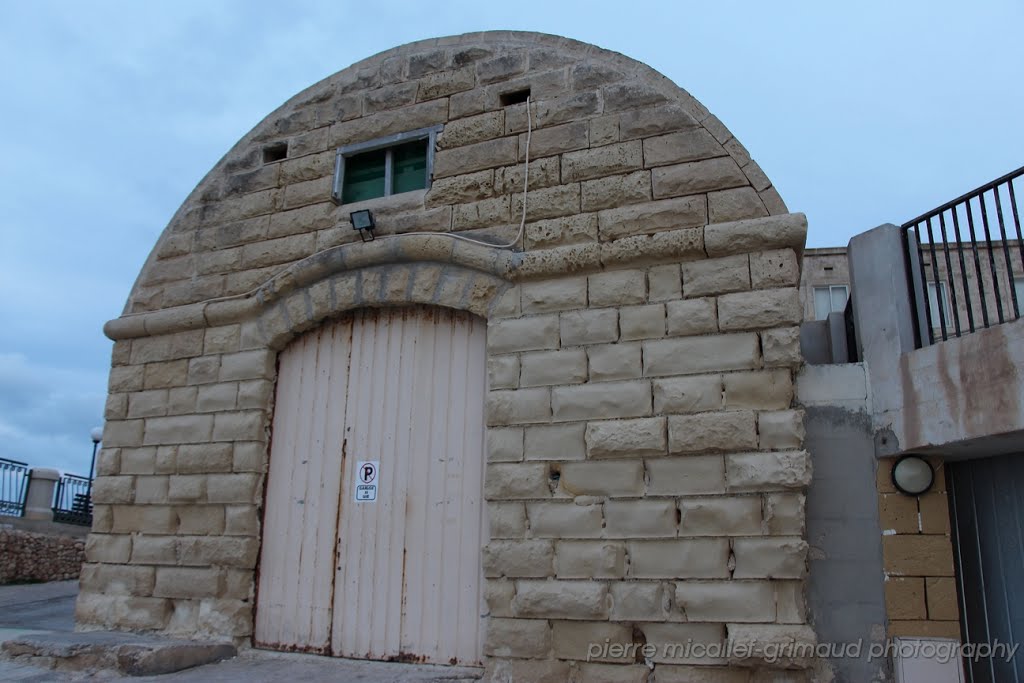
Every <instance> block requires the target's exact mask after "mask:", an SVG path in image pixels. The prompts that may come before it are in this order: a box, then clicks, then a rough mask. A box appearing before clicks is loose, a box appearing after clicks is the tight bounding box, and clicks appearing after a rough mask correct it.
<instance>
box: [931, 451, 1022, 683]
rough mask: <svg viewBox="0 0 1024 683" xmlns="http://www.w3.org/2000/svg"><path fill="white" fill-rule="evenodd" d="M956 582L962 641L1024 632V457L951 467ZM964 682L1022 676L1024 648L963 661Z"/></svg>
mask: <svg viewBox="0 0 1024 683" xmlns="http://www.w3.org/2000/svg"><path fill="white" fill-rule="evenodd" d="M949 473H950V488H949V490H950V505H951V507H952V513H953V519H954V522H955V524H954V531H953V533H954V549H955V551H956V560H957V564H958V566H957V583H958V590H959V592H960V604H961V605H962V606H963V607H962V609H963V611H964V614H962V615H961V621H962V622H963V624H964V642H971V643H995V642H996V641H998V642H1000V643H1009V644H1011V645H1012V644H1014V643H1019V642H1021V639H1022V638H1024V534H1022V527H1024V455H1004V456H999V457H996V458H984V459H981V460H967V461H964V462H957V463H953V464H951V465H950V468H949ZM964 669H965V671H966V674H967V680H968V681H972V682H973V683H982V682H983V681H1020V680H1024V648H1021V649H1018V650H1017V651H1016V655H1015V656H1014V657H1013V658H1012V659H1010V660H1009V661H1007V657H1005V656H1003V657H986V658H983V659H979V660H977V661H972V660H968V659H965V661H964Z"/></svg>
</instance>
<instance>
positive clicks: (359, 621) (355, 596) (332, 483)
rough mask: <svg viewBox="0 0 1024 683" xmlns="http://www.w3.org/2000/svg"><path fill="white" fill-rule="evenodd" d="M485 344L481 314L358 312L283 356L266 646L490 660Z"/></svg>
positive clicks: (266, 528)
mask: <svg viewBox="0 0 1024 683" xmlns="http://www.w3.org/2000/svg"><path fill="white" fill-rule="evenodd" d="M485 355H486V324H485V323H484V321H483V320H481V319H480V318H478V317H475V316H472V315H471V314H468V313H464V312H459V311H454V310H451V309H446V308H438V307H424V306H418V307H403V308H378V309H359V310H357V311H354V312H352V313H349V314H346V315H344V316H342V317H341V318H340V319H337V320H334V321H331V322H328V323H326V324H324V325H322V326H321V327H320V328H318V329H314V330H311V331H309V332H306V333H305V334H303V335H302V336H300V337H298V338H296V339H295V340H293V341H292V342H291V343H290V344H289V345H288V346H287V347H286V348H285V349H284V350H283V351H282V352H281V354H280V360H279V371H278V381H277V392H276V401H275V409H274V417H273V428H272V431H271V444H272V445H271V454H270V465H269V471H268V476H267V487H266V500H265V511H264V524H263V545H262V554H261V560H260V568H259V577H260V579H259V585H258V588H257V607H256V624H255V641H256V643H257V644H258V645H261V646H265V647H272V648H278V649H287V650H292V649H298V650H306V651H315V652H321V653H324V654H334V655H336V656H343V657H357V658H365V659H399V660H403V661H409V660H414V661H426V662H432V663H445V664H455V663H458V664H471V665H472V664H479V663H481V657H482V633H483V619H482V617H481V614H482V612H483V610H482V609H481V605H482V575H481V571H480V552H481V550H482V548H483V544H484V542H485V541H484V537H485V535H486V532H485V525H484V505H483V500H482V498H483V467H484V394H485V387H486V377H485V366H486V363H485ZM364 461H370V462H372V463H373V464H372V465H368V467H372V468H373V470H374V474H372V475H370V476H371V478H372V482H367V483H366V484H364V485H367V486H370V487H372V488H371V489H368V493H366V494H364V495H357V493H356V487H357V486H358V485H359V484H360V481H361V479H360V476H362V472H361V470H360V468H359V465H358V463H360V462H364ZM371 493H372V495H371ZM367 498H372V500H367Z"/></svg>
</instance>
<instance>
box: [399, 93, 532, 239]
mask: <svg viewBox="0 0 1024 683" xmlns="http://www.w3.org/2000/svg"><path fill="white" fill-rule="evenodd" d="M532 133H533V115H532V114H531V112H530V98H529V97H527V98H526V159H525V163H524V164H523V214H522V217H521V218H520V220H519V231H518V232H517V233H516V236H515V238H513V240H512V241H511V242H508V243H506V244H494V243H493V242H486V241H484V240H478V239H473V238H472V237H466V236H465V235H456V234H454V233H450V232H438V231H436V230H434V231H429V232H403V233H400V234H397V235H389V236H388V237H409V236H411V235H444V236H445V237H451V238H452V239H453V240H462V241H463V242H469V243H470V244H479V245H481V246H484V247H491V248H492V249H511V248H513V247H515V246H516V245H517V244H519V240H521V239H522V238H523V232H524V231H525V230H526V195H527V193H528V192H529V188H530V136H531V135H532Z"/></svg>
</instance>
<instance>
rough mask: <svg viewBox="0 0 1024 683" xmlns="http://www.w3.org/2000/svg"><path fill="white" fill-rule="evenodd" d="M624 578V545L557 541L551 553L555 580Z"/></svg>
mask: <svg viewBox="0 0 1024 683" xmlns="http://www.w3.org/2000/svg"><path fill="white" fill-rule="evenodd" d="M625 575H626V546H625V544H623V543H614V542H610V541H560V542H559V543H558V544H557V545H556V552H555V576H556V577H558V578H559V579H617V578H622V577H624V576H625Z"/></svg>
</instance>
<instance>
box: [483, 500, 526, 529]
mask: <svg viewBox="0 0 1024 683" xmlns="http://www.w3.org/2000/svg"><path fill="white" fill-rule="evenodd" d="M487 514H488V518H489V519H490V522H491V524H490V529H491V538H522V536H523V535H524V534H525V533H526V510H525V508H524V507H523V504H522V503H488V504H487Z"/></svg>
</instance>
